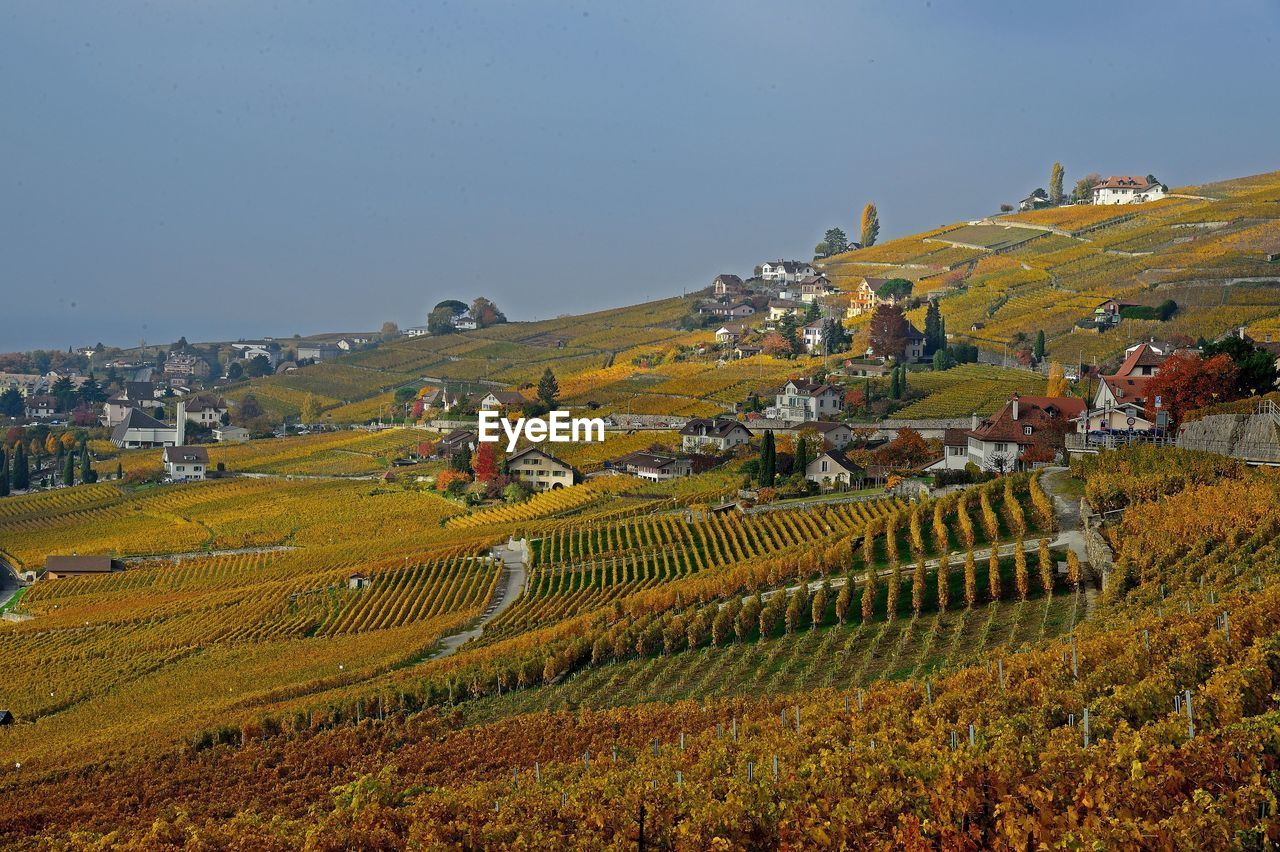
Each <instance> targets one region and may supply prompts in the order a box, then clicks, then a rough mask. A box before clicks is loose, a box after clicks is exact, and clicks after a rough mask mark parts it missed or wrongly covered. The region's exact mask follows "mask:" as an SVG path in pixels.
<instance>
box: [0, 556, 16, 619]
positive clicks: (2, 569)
mask: <svg viewBox="0 0 1280 852" xmlns="http://www.w3.org/2000/svg"><path fill="white" fill-rule="evenodd" d="M19 587H20V584H19V583H18V575H17V574H15V573H14V571H13V568H11V567H10V566H9V563H8V562H5V561H4V560H2V559H0V609H3V608H4V605H5V604H7V603H8V602H9V599H10V598H12V597H13V596H14V595H16V594H17V593H18V589H19Z"/></svg>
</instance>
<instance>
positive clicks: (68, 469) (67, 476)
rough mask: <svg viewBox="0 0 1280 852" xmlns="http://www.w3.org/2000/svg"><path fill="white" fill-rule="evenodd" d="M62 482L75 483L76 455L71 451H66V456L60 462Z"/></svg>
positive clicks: (64, 483)
mask: <svg viewBox="0 0 1280 852" xmlns="http://www.w3.org/2000/svg"><path fill="white" fill-rule="evenodd" d="M62 484H63V485H75V484H76V457H75V456H73V455H71V453H67V457H66V459H65V460H64V461H63V463H62Z"/></svg>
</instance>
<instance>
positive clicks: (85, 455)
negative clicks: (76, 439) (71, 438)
mask: <svg viewBox="0 0 1280 852" xmlns="http://www.w3.org/2000/svg"><path fill="white" fill-rule="evenodd" d="M97 478H98V475H97V474H96V473H94V472H93V463H92V462H91V461H90V460H89V446H88V445H87V444H84V443H81V444H80V481H81V482H86V483H88V482H94V481H95V480H97Z"/></svg>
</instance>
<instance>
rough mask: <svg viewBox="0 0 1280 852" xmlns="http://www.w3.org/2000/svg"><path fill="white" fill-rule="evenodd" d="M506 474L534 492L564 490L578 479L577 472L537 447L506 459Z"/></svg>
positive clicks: (529, 448)
mask: <svg viewBox="0 0 1280 852" xmlns="http://www.w3.org/2000/svg"><path fill="white" fill-rule="evenodd" d="M507 474H508V475H510V476H512V477H514V478H516V479H518V480H520V481H521V482H523V483H524V484H525V485H528V486H529V487H530V488H532V489H533V490H534V491H550V490H552V489H554V488H564V487H565V486H568V485H573V483H574V482H575V481H576V480H577V479H579V478H580V477H579V476H578V472H577V471H576V470H574V469H573V467H571V466H570V465H568V464H566V463H564V462H562V461H560V459H558V458H556V457H555V456H553V455H550V454H549V453H544V452H543V451H542V450H540V449H538V448H537V447H528V448H526V449H523V450H521V451H520V452H518V453H516V454H515V455H513V456H509V457H508V458H507Z"/></svg>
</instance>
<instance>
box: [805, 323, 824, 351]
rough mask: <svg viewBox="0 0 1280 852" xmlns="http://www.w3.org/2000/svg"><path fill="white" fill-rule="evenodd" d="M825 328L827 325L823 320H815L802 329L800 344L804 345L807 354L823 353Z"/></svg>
mask: <svg viewBox="0 0 1280 852" xmlns="http://www.w3.org/2000/svg"><path fill="white" fill-rule="evenodd" d="M824 326H825V323H824V322H823V321H822V320H814V321H813V322H811V323H809V324H808V325H806V326H804V327H803V328H801V329H800V338H801V339H800V342H801V343H802V344H804V348H805V351H806V352H811V353H812V352H821V351H822V341H823V327H824Z"/></svg>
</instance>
